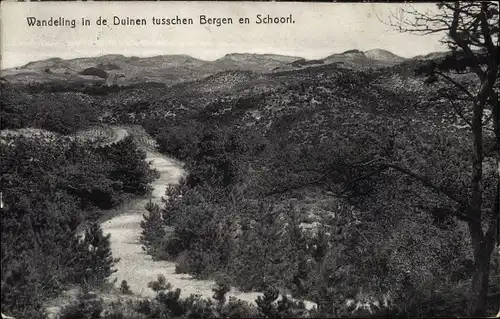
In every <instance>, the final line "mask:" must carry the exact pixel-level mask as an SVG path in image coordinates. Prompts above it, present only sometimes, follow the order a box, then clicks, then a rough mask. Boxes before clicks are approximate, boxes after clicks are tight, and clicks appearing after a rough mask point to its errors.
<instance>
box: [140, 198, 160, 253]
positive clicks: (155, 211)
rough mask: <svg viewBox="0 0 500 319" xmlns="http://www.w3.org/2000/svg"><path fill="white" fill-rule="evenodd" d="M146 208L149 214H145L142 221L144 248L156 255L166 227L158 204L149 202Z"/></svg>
mask: <svg viewBox="0 0 500 319" xmlns="http://www.w3.org/2000/svg"><path fill="white" fill-rule="evenodd" d="M146 210H147V211H148V212H149V215H146V214H143V218H144V220H143V221H141V228H142V232H141V243H142V244H143V246H142V249H143V250H144V251H146V252H147V253H148V254H150V255H153V257H154V255H155V254H154V252H155V251H156V250H157V249H158V245H159V243H160V241H161V240H162V239H163V238H164V237H165V229H164V227H163V220H162V217H161V212H160V207H159V206H158V205H157V204H152V203H149V204H148V205H146Z"/></svg>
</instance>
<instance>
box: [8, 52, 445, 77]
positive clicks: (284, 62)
mask: <svg viewBox="0 0 500 319" xmlns="http://www.w3.org/2000/svg"><path fill="white" fill-rule="evenodd" d="M444 54H446V53H443V52H435V53H430V54H428V55H425V56H417V57H415V58H413V59H410V60H427V59H434V58H439V57H441V56H443V55H444ZM405 61H409V60H408V59H405V58H402V57H400V56H398V55H396V54H394V53H392V52H389V51H387V50H383V49H373V50H369V51H365V52H363V51H360V50H348V51H345V52H342V53H335V54H332V55H329V56H327V57H325V58H323V59H316V60H308V59H304V58H302V57H298V56H285V55H278V54H255V53H230V54H226V55H225V56H224V57H222V58H220V59H217V60H214V61H205V60H201V59H197V58H194V57H191V56H188V55H182V54H175V55H159V56H153V57H144V58H141V57H133V56H132V57H126V56H123V55H118V54H110V55H104V56H99V57H89V58H76V59H69V60H63V59H60V58H51V59H46V60H41V61H33V62H30V63H27V64H26V65H24V66H21V67H16V68H10V69H6V70H2V72H1V73H2V74H1V76H2V79H3V80H4V81H6V82H15V83H46V82H56V83H57V82H58V81H60V82H68V81H70V82H71V81H75V82H82V83H102V84H104V83H107V84H109V82H110V80H109V79H110V78H112V79H113V81H112V82H113V83H114V84H118V85H129V84H142V83H163V84H166V85H168V86H171V85H175V84H178V83H185V82H192V81H196V80H200V79H203V78H206V77H209V76H211V75H214V74H217V73H219V72H224V71H251V72H257V73H273V72H281V71H293V70H296V69H303V68H310V67H316V66H320V65H329V64H335V65H340V66H341V67H344V68H354V69H365V68H381V67H389V66H394V65H397V64H400V63H402V62H405Z"/></svg>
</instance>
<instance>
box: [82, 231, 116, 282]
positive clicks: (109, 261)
mask: <svg viewBox="0 0 500 319" xmlns="http://www.w3.org/2000/svg"><path fill="white" fill-rule="evenodd" d="M110 237H111V235H110V234H107V235H104V234H103V232H102V229H101V226H100V225H99V224H98V223H92V224H91V225H90V226H89V227H88V228H87V229H86V230H85V236H84V238H83V240H82V241H81V242H80V243H79V246H80V247H79V251H80V252H81V253H82V255H83V256H82V257H83V258H82V259H83V261H85V263H86V265H87V267H86V268H85V272H84V273H83V278H82V279H83V280H84V282H86V283H88V284H102V283H103V282H104V281H105V280H106V279H107V278H108V277H109V276H111V275H112V274H113V273H115V272H116V269H113V267H114V265H115V264H116V263H117V262H118V261H119V259H118V258H113V253H112V251H111V242H110Z"/></svg>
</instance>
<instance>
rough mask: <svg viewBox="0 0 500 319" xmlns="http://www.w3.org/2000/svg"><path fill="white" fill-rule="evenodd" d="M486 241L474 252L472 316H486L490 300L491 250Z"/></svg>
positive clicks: (470, 311)
mask: <svg viewBox="0 0 500 319" xmlns="http://www.w3.org/2000/svg"><path fill="white" fill-rule="evenodd" d="M486 246H487V245H486V243H485V242H482V243H479V244H478V245H477V246H476V247H478V251H475V252H474V273H473V275H472V294H473V296H472V301H471V304H470V308H469V314H470V315H471V316H472V317H484V316H486V305H487V302H488V287H489V279H490V259H491V251H488V250H489V249H487V247H486Z"/></svg>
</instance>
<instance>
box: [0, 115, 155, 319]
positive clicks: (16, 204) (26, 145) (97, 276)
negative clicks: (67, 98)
mask: <svg viewBox="0 0 500 319" xmlns="http://www.w3.org/2000/svg"><path fill="white" fill-rule="evenodd" d="M47 107H48V106H47ZM0 152H1V154H2V157H1V163H0V167H1V192H2V200H3V203H4V207H3V208H2V209H1V214H2V223H1V224H2V235H1V236H2V237H1V242H2V256H1V260H2V297H1V298H2V312H6V313H9V314H13V315H18V316H19V318H28V317H29V318H35V316H36V315H35V313H37V312H38V311H39V310H40V309H39V307H40V306H41V304H42V302H43V300H44V298H47V297H50V296H54V295H55V294H57V293H58V292H60V291H61V290H62V289H64V288H65V287H68V285H70V284H78V285H85V286H89V287H93V286H98V285H100V284H102V283H103V282H105V281H106V279H107V277H108V276H109V275H110V274H111V273H112V272H113V265H114V263H115V260H114V259H113V257H112V252H111V250H110V247H109V236H105V235H103V233H102V230H101V229H100V226H99V223H97V221H98V220H99V219H100V218H102V217H103V214H104V212H106V210H108V209H110V208H113V207H116V206H117V205H118V204H119V203H121V202H123V201H124V200H126V199H128V198H130V197H133V196H141V195H145V194H147V193H148V192H149V187H150V186H149V183H150V182H151V180H152V179H153V177H154V172H153V171H151V170H150V168H149V166H148V164H147V163H146V162H145V161H144V159H145V154H144V153H143V152H142V151H140V150H138V149H137V147H136V145H135V144H134V143H133V141H132V139H131V138H126V139H124V140H122V141H120V142H118V143H116V144H112V145H108V146H99V145H94V143H90V142H85V141H83V140H75V139H74V138H70V137H68V136H62V135H54V134H50V133H41V136H38V137H33V136H11V137H5V138H2V143H1V144H0Z"/></svg>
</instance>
